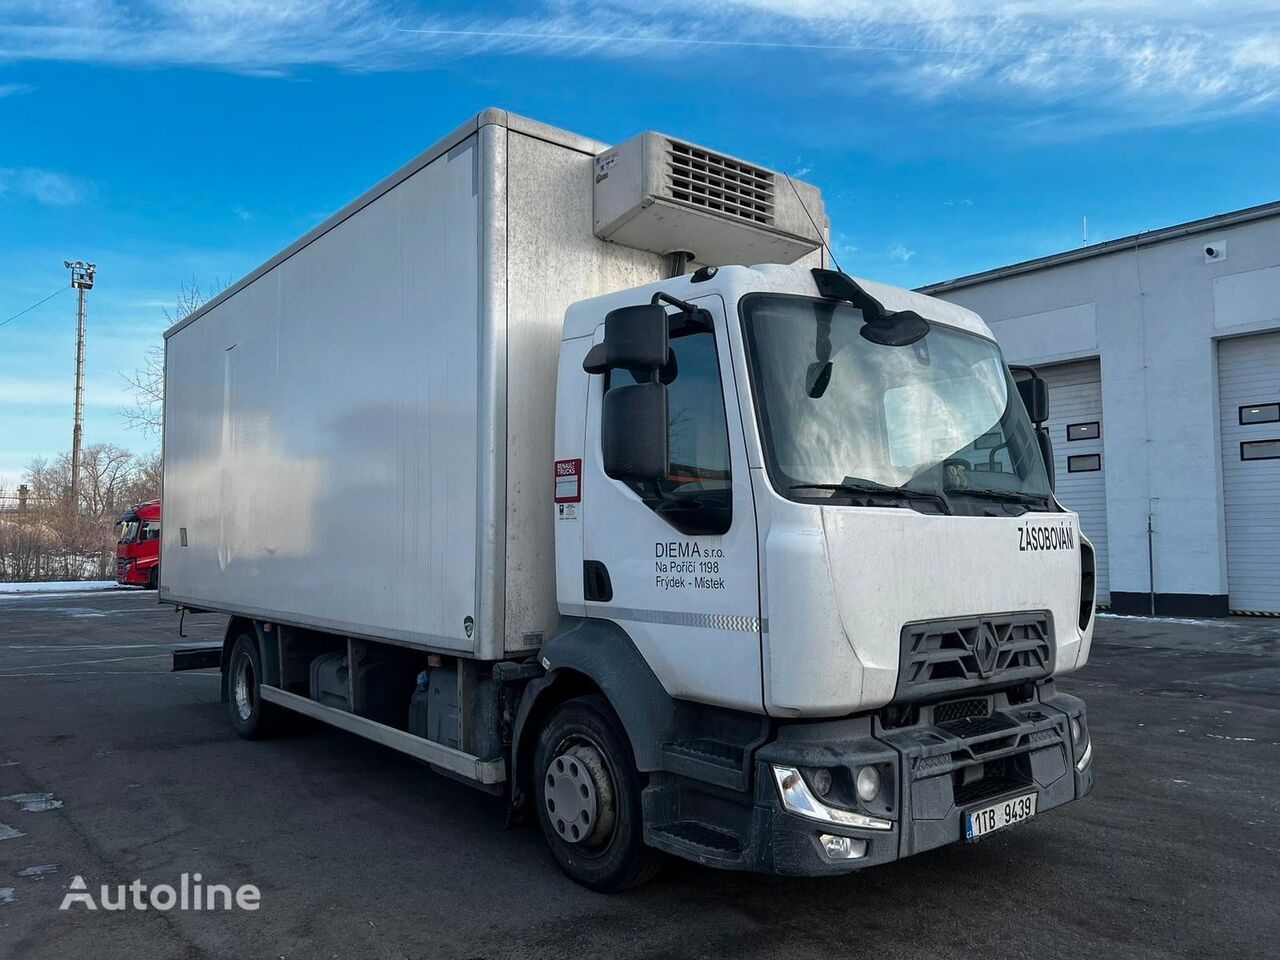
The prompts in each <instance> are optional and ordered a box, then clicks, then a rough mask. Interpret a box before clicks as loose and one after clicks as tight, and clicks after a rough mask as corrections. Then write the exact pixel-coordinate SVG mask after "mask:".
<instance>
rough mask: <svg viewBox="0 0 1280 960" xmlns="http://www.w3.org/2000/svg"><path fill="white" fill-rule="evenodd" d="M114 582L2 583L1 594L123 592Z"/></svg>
mask: <svg viewBox="0 0 1280 960" xmlns="http://www.w3.org/2000/svg"><path fill="white" fill-rule="evenodd" d="M123 589H127V588H125V587H121V586H120V584H118V583H116V582H115V581H114V580H50V581H48V582H46V583H0V593H81V592H83V591H85V590H123Z"/></svg>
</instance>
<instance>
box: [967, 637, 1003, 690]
mask: <svg viewBox="0 0 1280 960" xmlns="http://www.w3.org/2000/svg"><path fill="white" fill-rule="evenodd" d="M973 658H974V660H976V661H977V663H978V675H979V676H980V677H982V679H983V680H986V679H989V678H990V677H991V675H992V674H993V673H995V672H996V661H997V660H998V659H999V658H1000V641H999V640H997V639H996V632H995V629H994V628H993V627H992V626H991V624H989V623H984V624H983V625H982V626H981V627H980V628H979V631H978V636H977V639H975V640H974V641H973Z"/></svg>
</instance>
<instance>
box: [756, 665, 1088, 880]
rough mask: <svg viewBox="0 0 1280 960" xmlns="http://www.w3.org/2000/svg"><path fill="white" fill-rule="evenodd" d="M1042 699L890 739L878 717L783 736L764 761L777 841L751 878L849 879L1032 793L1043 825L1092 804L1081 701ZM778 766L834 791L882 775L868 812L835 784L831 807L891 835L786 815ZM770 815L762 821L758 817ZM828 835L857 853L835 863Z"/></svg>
mask: <svg viewBox="0 0 1280 960" xmlns="http://www.w3.org/2000/svg"><path fill="white" fill-rule="evenodd" d="M1038 693H1039V695H1038V696H1037V697H1036V698H1035V699H1033V700H1031V701H1029V702H1026V703H1021V704H1012V703H1010V702H1009V700H1008V698H1007V696H1005V695H1004V694H996V695H994V696H989V697H970V698H967V699H965V700H962V701H955V702H953V703H952V704H945V705H937V706H933V707H924V708H921V718H920V722H918V723H916V724H914V725H912V726H909V727H904V728H899V729H893V730H886V729H883V728H881V727H880V725H879V723H878V721H874V720H870V719H854V720H845V721H837V722H835V723H822V724H810V725H803V726H802V725H791V726H789V727H787V728H784V729H783V730H782V731H781V732H780V736H779V738H778V739H777V740H775V741H774V742H773V743H772V744H770V745H769V746H767V747H765V748H763V749H762V750H761V751H760V752H759V753H758V755H757V765H756V783H757V790H756V805H757V813H758V816H757V818H756V822H758V823H763V822H767V823H768V841H769V842H768V843H766V844H761V843H752V844H749V847H754V859H755V862H754V864H753V866H754V868H755V869H759V870H766V871H768V872H771V873H781V874H795V875H805V876H814V875H823V874H835V873H847V872H850V871H852V870H857V869H861V868H862V867H867V866H873V865H876V864H881V863H887V862H889V861H891V860H897V859H899V858H901V857H907V856H910V855H912V854H915V853H922V852H923V851H925V850H932V849H934V848H935V847H940V846H944V845H946V844H948V843H954V842H955V841H957V840H961V839H963V838H964V835H965V824H964V819H965V813H966V812H967V811H969V810H974V809H977V808H980V807H985V806H990V805H991V804H994V803H997V802H999V801H1001V800H1004V799H1008V798H1011V797H1016V796H1022V795H1024V794H1027V793H1032V792H1034V793H1035V794H1036V796H1037V801H1036V814H1037V816H1038V815H1040V814H1042V813H1044V812H1047V811H1049V810H1052V809H1053V808H1055V807H1059V806H1062V805H1063V804H1065V803H1069V802H1070V801H1072V800H1077V799H1079V798H1081V797H1083V796H1085V795H1086V794H1088V793H1089V792H1090V791H1091V790H1092V789H1093V764H1092V744H1091V742H1090V739H1089V733H1088V725H1087V723H1086V718H1085V709H1084V703H1083V702H1082V701H1081V700H1079V699H1077V698H1075V697H1071V696H1067V695H1065V694H1058V693H1056V692H1055V691H1054V689H1053V685H1052V684H1051V683H1050V684H1044V685H1042V686H1041V687H1039V688H1038ZM977 701H986V702H987V704H988V710H989V713H988V715H987V716H986V717H969V718H964V719H960V720H952V719H938V718H939V717H948V716H949V714H947V713H946V712H945V711H944V709H943V708H947V709H950V710H953V709H954V707H955V705H956V704H975V705H976V702H977ZM1077 724H1078V727H1076V725H1077ZM1073 729H1078V730H1079V737H1078V739H1073V734H1072V731H1073ZM850 734H852V735H850ZM778 765H785V766H787V767H794V768H797V769H799V770H801V771H802V773H803V774H804V775H805V777H806V779H809V778H811V777H813V776H814V774H813V771H817V770H820V769H826V770H828V771H830V772H831V773H833V774H835V777H834V781H835V783H836V784H837V785H838V784H839V783H840V782H841V781H843V782H844V783H851V782H853V778H855V777H856V776H857V771H858V770H859V769H860V768H861V767H863V766H867V765H875V766H877V767H878V768H879V769H880V770H881V771H883V772H882V776H881V779H882V788H881V795H880V796H879V797H877V799H876V801H875V802H873V803H871V804H867V803H864V802H863V801H861V800H860V799H858V798H857V796H856V795H854V794H853V793H852V792H850V791H848V790H846V791H843V792H842V791H840V790H839V788H838V786H835V787H833V788H832V789H831V794H830V796H831V797H832V799H831V800H829V801H828V802H829V804H830V805H831V806H838V807H842V808H848V809H853V810H857V811H858V812H860V813H863V814H865V815H867V816H870V817H875V818H876V819H878V820H881V821H887V822H888V823H889V824H890V828H889V829H888V830H883V829H879V830H877V829H860V828H858V827H851V826H847V825H844V824H841V823H833V822H830V821H829V820H825V819H815V818H814V817H813V816H812V815H800V814H798V813H796V812H794V811H793V810H788V809H786V808H785V807H784V804H783V801H782V798H781V796H780V793H779V790H778V789H777V786H776V785H775V784H776V777H775V774H774V772H773V771H774V768H775V767H776V766H778ZM884 773H890V775H889V776H885V775H884ZM762 810H763V811H767V815H766V816H760V815H759V814H760V812H761V811H762ZM832 836H837V837H848V838H850V840H852V841H857V842H856V843H853V844H839V845H837V846H838V847H839V852H840V853H841V854H844V855H845V856H848V854H849V853H850V852H852V853H853V854H854V855H853V856H850V857H848V858H847V859H846V858H845V857H844V856H841V857H839V858H833V857H832V855H831V854H830V853H828V847H829V845H830V840H829V838H830V837H832ZM859 852H861V854H860V855H858V854H859Z"/></svg>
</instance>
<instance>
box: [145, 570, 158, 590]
mask: <svg viewBox="0 0 1280 960" xmlns="http://www.w3.org/2000/svg"><path fill="white" fill-rule="evenodd" d="M159 582H160V568H159V567H152V568H151V572H150V573H148V574H147V589H148V590H154V589H155V588H156V585H157V584H158V583H159Z"/></svg>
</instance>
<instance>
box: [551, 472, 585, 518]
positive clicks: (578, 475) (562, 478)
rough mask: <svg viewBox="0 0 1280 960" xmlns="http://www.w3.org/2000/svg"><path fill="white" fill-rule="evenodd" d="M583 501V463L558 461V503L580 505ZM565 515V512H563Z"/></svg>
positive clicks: (556, 497) (556, 500)
mask: <svg viewBox="0 0 1280 960" xmlns="http://www.w3.org/2000/svg"><path fill="white" fill-rule="evenodd" d="M581 501H582V461H581V460H557V461H556V492H555V502H556V503H580V502H581ZM561 513H562V514H563V513H564V511H561Z"/></svg>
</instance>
